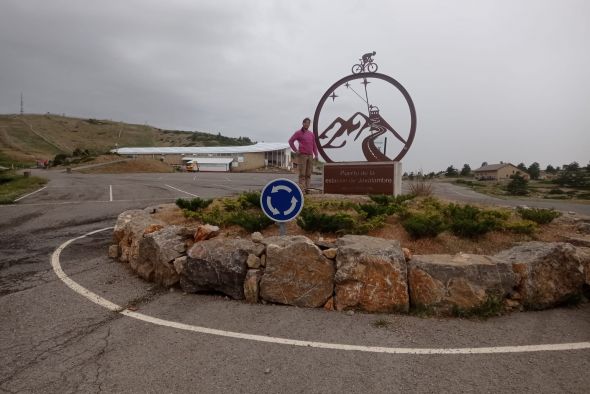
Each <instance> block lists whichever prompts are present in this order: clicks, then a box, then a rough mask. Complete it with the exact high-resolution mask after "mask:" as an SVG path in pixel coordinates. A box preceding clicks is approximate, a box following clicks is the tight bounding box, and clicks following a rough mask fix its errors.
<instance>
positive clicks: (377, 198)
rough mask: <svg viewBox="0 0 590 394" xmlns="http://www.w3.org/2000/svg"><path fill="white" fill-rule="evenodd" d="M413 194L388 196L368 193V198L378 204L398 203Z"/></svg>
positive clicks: (409, 198)
mask: <svg viewBox="0 0 590 394" xmlns="http://www.w3.org/2000/svg"><path fill="white" fill-rule="evenodd" d="M414 197H416V196H414V195H412V194H400V195H399V196H388V195H385V194H373V195H370V196H369V198H370V199H371V201H373V202H375V203H377V204H380V205H400V204H402V203H403V202H404V201H407V200H411V199H413V198H414Z"/></svg>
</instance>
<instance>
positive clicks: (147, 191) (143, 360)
mask: <svg viewBox="0 0 590 394" xmlns="http://www.w3.org/2000/svg"><path fill="white" fill-rule="evenodd" d="M42 175H44V176H47V177H49V178H50V179H51V181H50V182H49V183H48V185H47V188H45V189H43V190H42V191H40V192H38V193H35V194H33V195H31V196H29V197H26V198H23V199H22V200H20V201H19V203H18V204H16V205H9V206H0V229H1V230H0V392H35V393H36V392H43V393H53V392H59V393H67V392H145V393H152V392H153V393H156V392H157V393H161V392H199V393H208V392H222V391H226V392H269V393H276V392H289V393H290V392H312V393H327V392H388V393H389V392H419V393H446V392H448V393H457V392H484V393H486V392H489V393H500V392H502V393H504V392H514V393H516V392H518V393H522V392H527V393H528V392H535V393H556V392H572V393H582V392H588V387H590V374H589V373H588V371H590V350H588V349H586V350H565V351H539V352H516V353H497V354H435V355H424V354H383V353H373V352H361V351H357V350H343V349H322V348H314V347H300V346H293V345H289V344H280V343H272V342H269V343H265V342H259V341H252V340H247V339H242V338H229V337H225V336H219V335H212V334H204V333H200V332H191V331H187V330H183V329H180V328H178V327H165V326H161V325H155V324H151V323H148V322H145V321H140V320H137V319H133V318H130V317H128V316H124V315H122V314H120V313H116V312H111V311H109V310H107V309H105V308H103V307H101V306H99V305H97V304H95V303H92V302H90V301H89V300H88V299H86V298H84V297H82V296H81V295H80V294H78V293H75V292H74V291H72V290H71V289H70V288H68V287H67V286H66V285H65V284H64V283H63V282H62V281H61V280H60V279H59V278H58V277H57V276H56V275H55V273H54V272H53V270H52V268H51V264H50V256H51V254H52V253H53V251H54V250H55V249H56V248H57V247H58V246H60V245H61V244H62V243H64V242H65V241H67V240H69V239H72V238H75V237H78V236H80V235H83V234H85V233H87V232H90V231H93V230H96V229H101V228H105V227H110V226H113V225H114V223H115V219H116V217H117V215H118V214H119V213H120V212H122V211H124V210H126V209H132V208H143V207H146V206H148V205H154V204H157V203H161V202H170V201H173V200H174V199H175V198H177V197H190V196H191V195H199V196H202V197H215V196H220V195H229V194H232V193H236V192H238V191H241V190H251V189H260V188H261V186H262V185H264V184H265V183H266V182H268V181H269V180H270V179H274V178H276V177H278V176H277V175H274V174H205V173H203V174H200V173H199V174H196V175H194V174H141V175H140V174H129V175H79V174H63V173H55V172H42ZM279 176H284V175H279ZM289 177H290V178H292V179H294V177H293V176H289ZM319 182H320V179H319V178H318V179H314V182H313V184H314V185H315V186H319ZM451 186H453V187H454V185H451ZM456 192H459V193H463V194H468V197H464V198H474V196H473V195H469V193H468V192H469V191H467V192H465V189H454V188H449V189H445V190H444V193H447V198H452V197H451V195H452V193H456ZM437 193H441V194H442V193H443V192H440V191H437ZM473 202H475V201H473ZM502 202H503V203H504V202H505V201H504V200H502ZM527 205H531V204H527ZM569 208H570V207H568V209H567V210H572V209H569ZM580 213H584V212H580ZM110 237H111V231H110V230H108V231H103V232H99V233H96V234H94V235H91V236H88V237H86V238H83V239H80V240H78V241H75V242H73V243H72V244H71V245H70V246H68V247H67V248H65V249H64V250H63V252H62V254H61V257H60V263H61V266H62V267H63V270H64V272H65V273H66V274H67V275H68V276H69V278H71V279H72V280H74V281H75V282H77V283H78V284H79V285H81V286H83V287H84V288H86V289H88V290H90V291H92V292H94V293H96V294H98V295H100V296H101V297H104V298H106V299H108V300H110V301H112V302H114V303H116V304H118V305H121V306H128V305H135V306H137V308H138V312H141V313H142V314H145V315H149V316H153V317H157V318H160V319H165V320H168V321H173V322H180V323H184V324H186V325H190V326H198V327H207V328H212V329H218V330H223V332H228V331H230V332H238V333H245V334H257V335H262V336H268V337H277V338H288V339H296V340H307V341H317V342H322V343H332V344H334V343H335V344H346V345H367V346H379V347H388V348H391V347H394V348H436V349H443V350H444V349H448V348H474V347H475V348H480V347H490V348H492V349H495V347H498V346H502V347H504V346H521V345H540V344H563V343H578V342H588V341H590V306H589V305H585V306H583V307H581V308H577V309H555V310H550V311H543V312H527V313H516V314H512V315H509V316H503V317H500V318H494V319H490V320H487V321H478V320H461V319H423V318H418V317H412V316H400V315H370V314H361V313H357V314H354V315H348V314H344V313H337V312H327V311H324V310H309V309H300V308H295V307H284V306H273V305H247V304H245V303H242V302H238V301H231V300H228V299H225V298H224V297H219V296H206V295H185V294H183V293H182V292H181V291H178V290H176V291H168V290H164V289H162V288H159V287H157V286H153V285H152V284H150V283H146V282H144V281H142V280H140V279H138V278H137V277H136V276H135V275H133V273H131V272H130V271H129V270H128V269H127V268H126V266H125V265H123V264H121V263H118V262H114V261H111V260H109V259H107V258H106V252H107V248H108V245H109V244H110ZM379 320H384V321H385V324H383V325H385V327H378V326H377V325H376V324H375V322H377V321H379ZM381 323H383V322H381Z"/></svg>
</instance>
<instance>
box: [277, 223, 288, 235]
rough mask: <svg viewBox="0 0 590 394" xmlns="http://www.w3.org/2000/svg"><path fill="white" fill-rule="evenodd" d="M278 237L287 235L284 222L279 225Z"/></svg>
mask: <svg viewBox="0 0 590 394" xmlns="http://www.w3.org/2000/svg"><path fill="white" fill-rule="evenodd" d="M279 235H280V236H283V235H287V226H285V222H280V223H279Z"/></svg>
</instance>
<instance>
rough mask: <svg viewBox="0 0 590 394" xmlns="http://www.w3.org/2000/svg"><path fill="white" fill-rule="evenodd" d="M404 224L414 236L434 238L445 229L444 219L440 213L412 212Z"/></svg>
mask: <svg viewBox="0 0 590 394" xmlns="http://www.w3.org/2000/svg"><path fill="white" fill-rule="evenodd" d="M402 226H403V227H404V229H405V230H406V231H407V232H408V234H410V235H411V236H412V237H414V238H424V237H430V238H433V237H436V236H437V235H438V234H440V233H442V232H443V231H445V222H444V219H443V217H442V215H440V214H438V213H411V214H409V215H408V217H407V218H405V219H404V220H403V221H402Z"/></svg>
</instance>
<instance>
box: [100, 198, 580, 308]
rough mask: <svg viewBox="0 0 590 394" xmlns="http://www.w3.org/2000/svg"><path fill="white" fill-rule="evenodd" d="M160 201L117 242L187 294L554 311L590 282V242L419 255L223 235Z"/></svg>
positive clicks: (119, 250) (150, 275)
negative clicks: (171, 213) (161, 212)
mask: <svg viewBox="0 0 590 394" xmlns="http://www.w3.org/2000/svg"><path fill="white" fill-rule="evenodd" d="M155 211H156V210H155V209H154V208H147V209H146V210H132V211H126V212H123V213H122V214H121V215H119V218H118V220H117V224H116V226H115V230H114V235H113V241H114V244H113V245H112V246H111V247H110V249H109V255H110V257H112V258H118V259H119V261H121V262H123V263H128V264H129V266H130V267H131V269H132V270H134V271H135V272H137V274H138V275H139V276H141V277H142V278H144V279H146V280H148V281H152V282H156V283H158V284H161V285H163V286H174V285H178V286H180V287H181V288H182V289H183V290H184V291H185V292H187V293H197V292H218V293H222V294H225V295H227V296H229V297H231V298H233V299H237V300H245V301H246V302H250V303H258V302H262V303H267V302H270V303H278V304H285V305H294V306H299V307H312V308H313V307H324V308H326V309H336V310H339V311H342V310H360V311H366V312H380V313H382V312H386V313H387V312H402V313H406V312H411V311H412V310H416V311H424V310H427V311H429V312H431V313H434V314H441V315H452V314H456V313H457V312H458V311H460V312H462V313H469V312H470V311H471V312H477V311H479V310H481V309H482V308H489V307H498V306H500V307H501V308H502V309H504V310H523V309H545V308H550V307H554V306H559V305H562V304H568V303H572V302H578V301H579V300H583V299H584V296H585V295H586V296H587V295H588V290H589V289H590V248H585V247H576V246H573V245H571V244H569V243H563V242H554V243H541V242H528V243H523V244H520V245H517V246H515V247H513V248H511V249H508V250H505V251H503V252H501V253H498V254H496V255H494V256H482V255H471V254H458V255H415V256H413V257H412V256H410V255H409V253H407V251H406V253H404V251H403V250H402V248H401V247H400V244H399V242H398V241H394V240H386V239H381V238H373V237H368V236H353V235H346V236H344V237H342V238H339V239H338V240H336V242H334V243H333V244H329V243H325V242H322V243H317V244H316V243H314V242H313V241H312V240H310V239H309V238H307V237H304V236H284V237H267V238H265V237H263V236H262V235H261V234H260V233H254V234H252V236H251V238H250V239H240V238H227V237H223V236H219V235H218V234H219V229H218V228H216V227H215V226H209V225H204V226H199V227H198V228H185V227H182V226H173V225H166V224H165V223H163V222H161V221H159V220H157V219H154V218H153V213H154V212H155Z"/></svg>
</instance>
